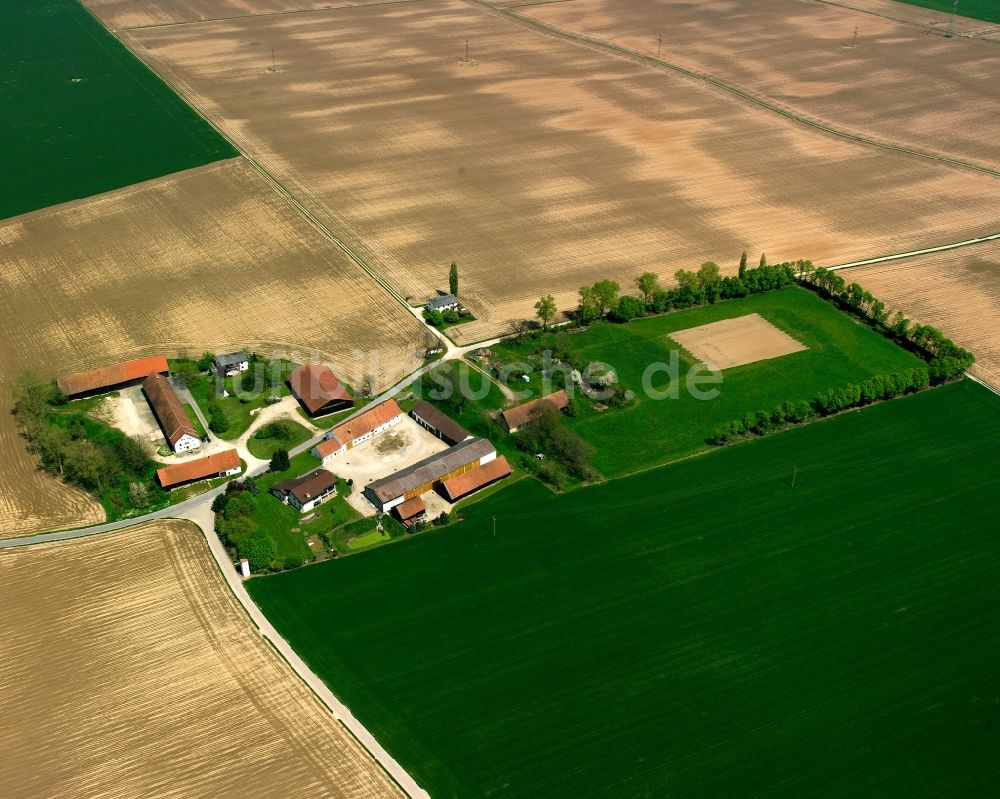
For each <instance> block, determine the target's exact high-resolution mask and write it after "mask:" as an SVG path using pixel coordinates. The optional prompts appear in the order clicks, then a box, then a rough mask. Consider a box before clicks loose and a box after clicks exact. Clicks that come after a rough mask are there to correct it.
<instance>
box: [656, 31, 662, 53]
mask: <svg viewBox="0 0 1000 799" xmlns="http://www.w3.org/2000/svg"><path fill="white" fill-rule="evenodd" d="M662 48H663V34H662V33H661V34H660V35H659V36H657V37H656V57H657V58H659V57H660V50H661V49H662Z"/></svg>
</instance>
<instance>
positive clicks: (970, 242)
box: [826, 233, 1000, 272]
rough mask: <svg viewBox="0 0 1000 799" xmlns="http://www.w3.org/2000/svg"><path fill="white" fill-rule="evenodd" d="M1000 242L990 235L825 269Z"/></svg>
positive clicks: (842, 267)
mask: <svg viewBox="0 0 1000 799" xmlns="http://www.w3.org/2000/svg"><path fill="white" fill-rule="evenodd" d="M997 240H1000V233H991V234H990V235H988V236H980V237H979V238H976V239H966V240H965V241H956V242H954V243H952V244H940V245H938V246H937V247H925V248H923V249H921V250H910V251H909V252H900V253H895V254H893V255H879V256H876V257H874V258H865V259H864V260H861V261H850V262H848V263H844V264H836V265H835V266H828V267H826V268H827V269H828V270H829V271H831V272H834V271H836V270H838V269H854V268H855V267H858V266H870V265H871V264H881V263H885V262H886V261H899V260H901V259H903V258H916V257H918V256H921V255H930V254H932V253H936V252H947V251H948V250H957V249H959V248H960V247H974V246H976V245H977V244H985V243H987V242H990V241H997Z"/></svg>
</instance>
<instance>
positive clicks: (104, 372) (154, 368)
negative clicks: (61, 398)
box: [56, 355, 169, 398]
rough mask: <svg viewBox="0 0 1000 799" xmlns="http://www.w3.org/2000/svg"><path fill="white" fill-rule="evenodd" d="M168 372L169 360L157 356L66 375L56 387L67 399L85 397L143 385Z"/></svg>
mask: <svg viewBox="0 0 1000 799" xmlns="http://www.w3.org/2000/svg"><path fill="white" fill-rule="evenodd" d="M168 370H169V367H168V366H167V359H166V358H164V357H163V356H162V355H156V356H153V357H152V358H139V359H138V360H135V361H126V362H125V363H116V364H114V365H113V366H102V367H101V368H100V369H91V370H89V371H86V372H77V373H76V374H73V375H66V376H65V377H60V378H59V379H58V380H56V385H58V386H59V390H60V391H62V393H63V394H65V395H66V396H67V397H73V398H75V397H84V396H87V395H90V394H103V393H104V392H106V391H113V390H115V389H119V388H124V387H125V386H130V385H134V384H136V383H141V382H142V381H143V380H145V379H146V378H147V377H149V376H150V375H152V374H163V375H165V374H166V373H167V371H168Z"/></svg>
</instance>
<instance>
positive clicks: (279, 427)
mask: <svg viewBox="0 0 1000 799" xmlns="http://www.w3.org/2000/svg"><path fill="white" fill-rule="evenodd" d="M294 435H295V428H293V427H292V425H291V423H290V422H287V421H285V420H282V419H279V420H278V421H276V422H270V423H269V424H266V425H263V426H262V427H261V428H260V429H259V430H258V431H257V432H256V433H254V434H253V437H254V438H257V439H261V440H264V439H269V438H276V439H280V440H282V441H288V440H290V439H291V438H292V437H293V436H294Z"/></svg>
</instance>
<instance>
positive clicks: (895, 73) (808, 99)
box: [516, 0, 1000, 170]
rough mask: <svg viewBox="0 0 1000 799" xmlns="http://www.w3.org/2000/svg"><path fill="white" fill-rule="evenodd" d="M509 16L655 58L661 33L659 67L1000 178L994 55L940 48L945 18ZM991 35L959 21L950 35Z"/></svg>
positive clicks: (873, 3)
mask: <svg viewBox="0 0 1000 799" xmlns="http://www.w3.org/2000/svg"><path fill="white" fill-rule="evenodd" d="M963 5H964V3H963ZM949 6H950V3H949ZM516 10H517V12H518V13H519V14H523V15H526V16H529V17H531V18H532V19H537V20H539V21H541V22H545V23H547V24H550V25H555V26H556V27H558V28H561V29H565V30H571V31H573V32H575V33H582V34H585V35H587V36H591V37H595V38H599V39H601V40H603V41H608V42H614V43H615V44H619V45H622V46H624V47H627V48H629V49H631V50H635V51H636V52H640V53H643V54H645V55H651V56H655V55H656V52H657V36H658V35H660V34H662V36H663V40H662V58H663V59H664V60H665V61H668V62H671V63H675V64H679V65H681V66H684V67H687V68H689V69H694V70H696V71H698V72H704V73H708V74H710V75H712V76H714V77H716V78H720V79H722V80H723V81H725V82H727V83H730V84H733V85H737V86H739V87H741V88H743V89H748V90H750V91H751V92H754V93H755V94H759V95H762V96H764V97H766V98H768V99H771V100H774V101H776V102H777V103H778V104H779V105H780V106H782V107H783V108H787V109H790V110H791V111H793V112H795V113H799V114H801V115H803V116H806V117H808V118H810V119H814V120H818V121H821V122H826V123H829V124H832V125H834V126H836V127H838V128H841V129H846V130H849V131H851V132H853V133H857V134H860V135H863V136H872V137H875V138H877V139H880V140H883V141H891V142H894V143H898V144H902V145H905V146H911V147H915V148H918V149H920V150H923V151H926V152H932V153H936V154H940V155H946V156H951V157H955V158H959V159H962V160H966V161H971V162H974V163H978V164H983V165H985V166H987V167H990V168H993V169H998V170H1000V139H998V138H997V136H996V135H995V130H996V125H997V118H996V108H997V104H998V103H1000V82H998V81H997V79H996V75H997V70H998V68H1000V47H998V46H997V43H996V42H990V41H983V40H979V39H970V38H965V37H962V36H957V37H955V38H953V39H947V38H945V37H944V36H943V35H941V33H940V31H942V30H943V29H945V28H946V27H947V24H948V18H949V15H948V14H941V13H938V12H935V11H929V10H927V9H921V8H914V7H912V6H906V5H904V4H902V3H896V2H889V0H847V2H846V3H845V4H844V5H842V4H840V3H836V4H834V3H824V2H816V1H815V0H791V2H789V0H735V2H702V0H573V2H567V3H549V4H544V5H537V6H526V7H524V8H519V9H516ZM855 28H857V29H858V41H857V45H856V46H855V47H851V46H850V45H851V43H852V39H853V33H854V29H855ZM986 28H989V26H988V25H984V24H983V23H982V22H977V21H975V20H969V19H965V20H959V22H958V25H957V27H956V30H957V31H958V32H960V33H961V32H963V31H967V30H974V29H978V30H983V29H986ZM943 97H947V98H948V100H947V102H942V98H943Z"/></svg>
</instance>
